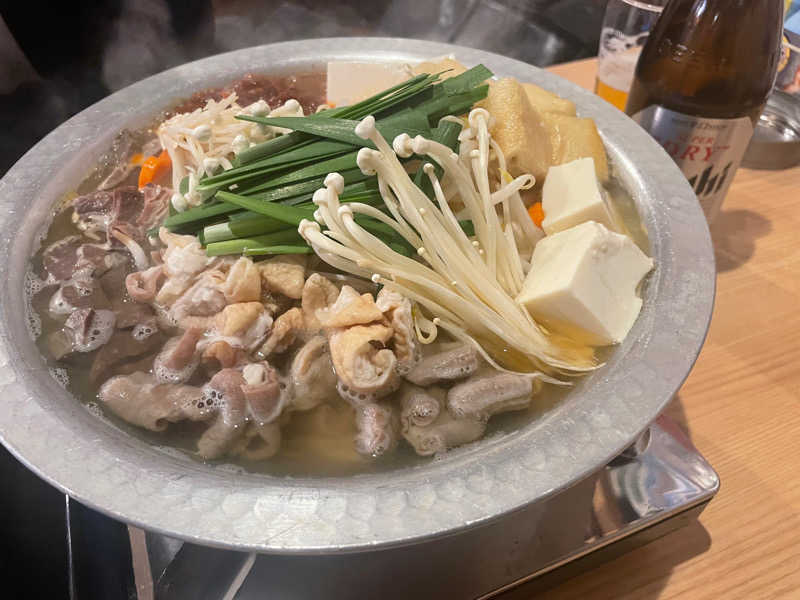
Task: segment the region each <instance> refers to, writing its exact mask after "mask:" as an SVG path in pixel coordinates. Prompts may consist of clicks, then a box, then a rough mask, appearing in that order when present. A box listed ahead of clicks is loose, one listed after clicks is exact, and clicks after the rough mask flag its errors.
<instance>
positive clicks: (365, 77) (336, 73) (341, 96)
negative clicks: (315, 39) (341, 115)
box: [327, 61, 411, 106]
mask: <svg viewBox="0 0 800 600" xmlns="http://www.w3.org/2000/svg"><path fill="white" fill-rule="evenodd" d="M410 78H411V74H410V73H409V70H408V69H407V67H406V66H405V65H403V64H400V63H365V62H351V61H332V62H329V63H328V88H327V100H328V102H330V103H331V104H333V105H334V106H350V105H351V104H355V103H356V102H360V101H361V100H364V99H366V98H369V97H370V96H373V95H375V94H377V93H379V92H381V91H383V90H385V89H386V88H390V87H392V86H393V85H397V84H398V83H402V82H403V81H406V80H407V79H410Z"/></svg>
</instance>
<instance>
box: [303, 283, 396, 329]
mask: <svg viewBox="0 0 800 600" xmlns="http://www.w3.org/2000/svg"><path fill="white" fill-rule="evenodd" d="M316 317H317V319H319V322H320V323H321V324H322V326H323V327H325V328H327V329H331V328H334V327H350V326H351V325H368V324H370V323H373V322H375V321H381V320H383V313H382V312H381V311H380V309H379V308H378V307H377V306H376V304H375V299H374V298H373V297H372V294H359V293H358V292H357V291H355V290H354V289H353V288H351V287H350V286H349V285H345V286H342V289H341V291H340V292H339V296H338V297H337V298H336V301H335V302H334V303H333V304H331V305H330V306H326V307H324V308H320V309H319V310H317V312H316Z"/></svg>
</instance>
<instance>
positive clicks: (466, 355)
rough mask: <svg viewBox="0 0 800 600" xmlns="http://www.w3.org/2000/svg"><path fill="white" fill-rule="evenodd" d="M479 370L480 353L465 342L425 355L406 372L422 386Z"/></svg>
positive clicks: (465, 375) (460, 377) (461, 376)
mask: <svg viewBox="0 0 800 600" xmlns="http://www.w3.org/2000/svg"><path fill="white" fill-rule="evenodd" d="M477 370H478V353H477V352H476V351H475V349H474V348H473V347H472V346H470V345H468V344H463V345H460V346H457V347H455V348H451V349H448V350H444V351H441V352H436V353H434V354H431V355H429V356H425V357H423V358H422V360H420V362H419V363H417V366H416V367H414V368H413V369H411V371H410V372H408V373H407V374H406V379H408V380H409V381H410V382H412V383H415V384H417V385H421V386H427V385H431V384H432V383H439V382H447V381H453V380H456V379H463V378H465V377H469V376H470V375H472V374H473V373H474V372H475V371H477Z"/></svg>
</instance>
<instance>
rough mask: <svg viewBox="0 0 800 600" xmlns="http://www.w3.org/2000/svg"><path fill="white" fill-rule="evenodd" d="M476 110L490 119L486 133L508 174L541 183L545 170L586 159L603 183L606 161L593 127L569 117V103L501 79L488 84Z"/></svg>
mask: <svg viewBox="0 0 800 600" xmlns="http://www.w3.org/2000/svg"><path fill="white" fill-rule="evenodd" d="M479 106H482V107H483V108H485V109H486V110H488V111H489V113H490V114H491V115H492V116H493V117H494V125H493V127H492V131H491V133H492V136H493V137H494V139H495V140H497V143H498V144H499V145H500V148H501V149H502V150H503V154H504V155H505V158H506V163H507V164H508V171H509V172H510V173H511V174H512V175H514V176H518V175H522V174H523V173H531V174H532V175H533V176H534V177H536V180H537V182H540V183H541V182H543V181H544V177H545V175H546V174H547V169H549V168H550V166H552V165H560V164H562V163H565V162H569V161H572V160H575V159H576V158H584V157H591V158H593V159H594V164H595V169H596V171H597V177H598V179H600V181H607V180H608V159H607V158H606V152H605V148H604V146H603V141H602V139H601V138H600V134H599V133H598V132H597V127H596V126H595V124H594V121H593V120H592V119H585V118H579V117H577V116H575V114H576V113H575V105H574V104H573V103H572V102H570V101H569V100H565V99H564V98H561V97H559V96H557V95H556V94H553V93H552V92H548V91H547V90H545V89H543V88H540V87H539V86H536V85H533V84H530V83H526V84H521V83H519V82H518V81H517V80H515V79H511V78H505V79H500V80H498V81H493V82H491V84H490V86H489V95H488V96H487V98H486V99H485V100H483V101H482V102H480V103H479Z"/></svg>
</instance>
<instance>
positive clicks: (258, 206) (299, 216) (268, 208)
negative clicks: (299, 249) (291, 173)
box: [217, 192, 312, 226]
mask: <svg viewBox="0 0 800 600" xmlns="http://www.w3.org/2000/svg"><path fill="white" fill-rule="evenodd" d="M217 196H219V197H220V199H221V200H225V201H226V202H230V203H231V204H235V205H237V206H239V207H241V208H246V209H247V210H251V211H253V212H256V213H259V214H262V215H264V216H267V217H271V218H273V219H275V220H277V221H281V222H282V223H286V224H287V225H295V226H297V225H300V221H302V220H303V219H309V218H312V217H310V216H309V215H310V213H309V211H308V210H307V209H302V208H299V207H297V206H286V205H285V204H276V203H274V202H262V201H261V200H258V199H256V198H247V197H246V196H239V195H237V194H231V193H230V192H217Z"/></svg>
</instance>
